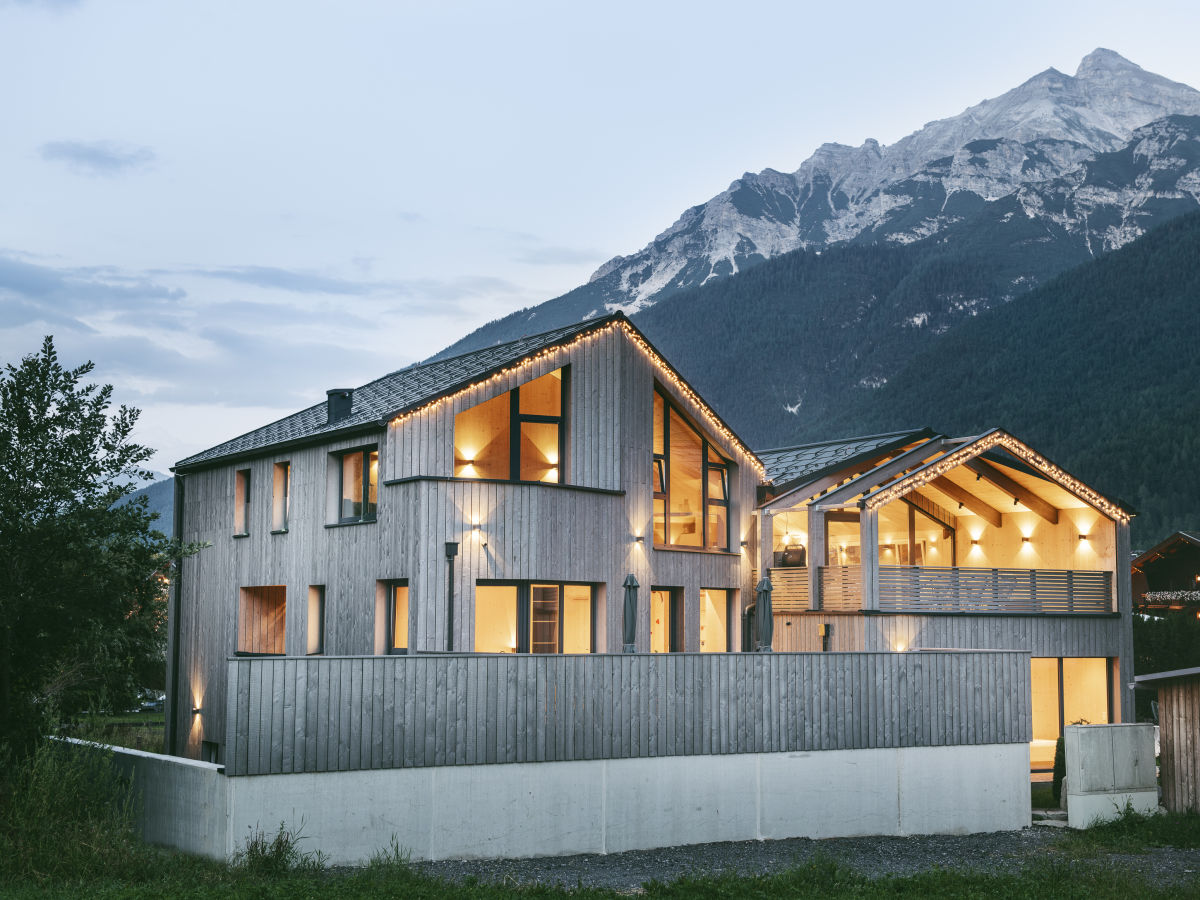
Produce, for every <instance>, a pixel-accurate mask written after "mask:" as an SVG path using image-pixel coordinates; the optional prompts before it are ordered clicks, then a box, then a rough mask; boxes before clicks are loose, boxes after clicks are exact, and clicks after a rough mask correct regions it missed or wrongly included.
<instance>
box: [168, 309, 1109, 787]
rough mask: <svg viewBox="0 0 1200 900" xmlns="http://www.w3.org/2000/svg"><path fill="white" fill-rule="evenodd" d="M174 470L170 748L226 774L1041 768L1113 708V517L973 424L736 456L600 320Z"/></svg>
mask: <svg viewBox="0 0 1200 900" xmlns="http://www.w3.org/2000/svg"><path fill="white" fill-rule="evenodd" d="M174 471H175V474H176V504H175V510H176V528H175V531H176V534H177V535H179V536H180V537H181V538H182V539H183V540H185V541H204V542H207V543H208V544H209V545H210V546H208V547H207V548H206V549H204V550H203V551H201V552H200V553H198V554H197V555H195V556H194V557H191V558H189V559H187V560H185V561H184V563H183V566H182V569H181V572H180V575H179V577H178V578H177V579H176V581H175V583H174V595H173V598H172V606H171V616H170V619H171V621H170V631H171V643H170V648H169V663H170V666H169V679H170V681H169V689H168V703H169V711H168V726H167V730H168V747H169V752H171V753H173V754H178V755H181V756H188V757H193V758H199V759H205V760H208V761H211V762H219V763H222V764H224V765H225V767H226V770H227V772H228V773H229V774H259V773H271V772H315V771H327V770H334V769H358V768H364V769H366V768H381V767H382V768H388V767H405V766H421V765H451V764H461V763H490V762H520V761H525V760H570V759H596V758H616V757H629V756H632V757H638V756H643V757H645V756H651V757H652V756H670V755H688V754H701V753H733V752H750V751H753V752H766V751H791V750H798V749H831V748H857V747H862V748H871V747H902V746H903V747H907V746H925V745H940V744H961V743H966V744H972V743H976V744H981V745H989V746H990V745H995V744H1003V743H1005V742H1008V743H1012V742H1017V743H1019V744H1021V745H1022V746H1023V745H1024V744H1025V743H1026V742H1028V741H1029V740H1030V738H1031V737H1032V739H1033V748H1034V749H1033V751H1032V764H1033V768H1034V769H1035V770H1036V769H1048V768H1049V766H1050V761H1051V754H1052V747H1053V740H1054V739H1055V738H1057V737H1058V735H1059V734H1060V733H1061V730H1062V726H1063V724H1064V723H1067V724H1069V723H1071V722H1073V721H1076V720H1077V719H1081V718H1084V719H1086V720H1087V721H1089V722H1092V723H1098V722H1107V721H1120V720H1121V719H1122V717H1125V716H1129V715H1131V711H1132V695H1131V693H1130V691H1129V689H1128V687H1127V685H1128V684H1129V682H1131V681H1132V671H1131V662H1132V655H1131V646H1130V644H1131V639H1130V586H1129V570H1128V567H1127V566H1126V565H1124V564H1118V563H1119V562H1120V561H1123V560H1127V559H1128V558H1129V550H1128V548H1129V538H1128V521H1129V515H1130V514H1129V512H1128V511H1127V510H1125V509H1123V508H1122V507H1121V506H1120V505H1119V504H1117V503H1115V502H1113V501H1111V500H1108V499H1106V498H1104V497H1102V496H1100V495H1099V494H1098V493H1096V492H1095V491H1094V490H1092V489H1091V488H1089V487H1087V485H1085V484H1083V483H1082V482H1080V481H1078V480H1077V479H1075V478H1073V477H1072V476H1070V475H1068V474H1067V473H1066V472H1064V471H1063V470H1062V469H1060V468H1059V467H1057V466H1055V465H1054V464H1053V463H1051V462H1050V461H1049V460H1046V459H1045V458H1043V457H1042V456H1041V455H1039V454H1038V453H1037V452H1036V451H1035V450H1033V449H1032V448H1030V447H1028V446H1027V445H1025V444H1023V443H1022V442H1020V441H1019V440H1017V439H1016V438H1014V437H1013V436H1011V435H1009V434H1007V433H1005V432H1003V431H999V430H993V431H989V432H986V433H984V434H981V435H977V436H974V437H969V438H950V437H947V436H944V435H939V434H936V433H934V432H931V431H928V430H924V431H912V432H903V433H895V434H887V435H876V436H872V437H866V438H859V439H856V440H853V441H839V442H828V443H822V444H811V445H805V446H801V447H792V448H784V449H775V450H769V451H763V452H760V453H757V454H756V453H754V452H752V451H751V450H750V449H749V448H748V447H747V446H746V444H745V443H744V442H743V441H742V440H741V439H740V438H739V437H738V436H737V435H736V434H734V433H733V431H732V430H731V429H730V428H729V427H728V426H727V425H726V424H725V423H724V422H723V421H722V419H721V418H720V416H719V415H718V413H717V412H716V411H714V410H713V409H712V408H710V407H709V406H708V405H707V404H706V403H705V402H704V401H703V400H702V399H701V398H700V397H699V396H698V395H697V394H696V392H695V391H694V390H693V389H692V388H691V387H689V386H688V384H687V383H686V382H685V381H684V380H683V378H682V377H680V375H679V374H678V373H677V372H676V371H675V370H674V369H673V368H672V367H671V365H670V364H669V363H668V362H667V361H666V360H665V359H664V358H663V357H662V355H661V354H660V353H659V352H658V351H657V350H656V349H655V348H654V347H653V346H652V345H651V344H650V342H649V341H648V340H646V338H645V337H644V336H643V335H642V334H641V333H640V332H639V331H638V330H637V329H636V328H635V327H634V326H633V325H632V324H630V322H629V321H628V320H627V319H625V318H624V316H622V315H620V314H617V315H613V316H608V317H605V318H600V319H594V320H591V321H588V322H585V323H582V324H578V325H574V326H571V327H568V328H560V329H557V330H554V331H551V332H547V333H546V334H542V335H537V336H534V337H529V338H525V339H522V340H518V341H514V342H511V343H508V344H504V345H500V346H496V347H491V348H487V349H484V350H479V351H476V352H473V353H469V354H466V355H463V356H459V357H455V358H453V359H447V360H441V361H436V362H430V363H425V364H421V365H416V366H411V367H409V368H406V369H402V370H400V371H397V372H393V373H391V374H389V375H386V376H384V377H383V378H380V379H378V380H376V381H373V382H371V383H369V384H366V385H363V386H362V387H359V388H356V389H353V390H351V389H335V390H331V391H330V392H329V394H328V397H327V400H326V402H325V403H321V404H318V405H315V406H312V407H310V408H308V409H305V410H302V411H301V412H298V413H296V414H295V415H292V416H289V417H287V418H284V419H281V420H280V421H278V422H274V423H272V424H269V425H266V426H264V427H262V428H260V429H257V430H255V431H252V432H250V433H248V434H246V435H243V436H241V437H238V438H235V439H234V440H231V441H228V442H226V443H224V444H220V445H218V446H216V447H213V448H211V449H209V450H206V451H204V452H202V453H198V454H196V455H194V456H191V457H189V458H187V459H184V460H182V461H180V462H179V463H178V464H177V465H176V467H175V469H174ZM756 588H758V589H759V590H758V591H757V593H756ZM768 606H769V607H770V610H771V611H770V614H769V615H768V614H767V608H768ZM768 625H772V626H773V628H771V627H767V626H768ZM764 635H766V636H768V637H767V649H771V648H773V649H774V650H775V651H776V653H774V654H755V653H741V652H739V651H742V650H753V649H755V646H756V638H757V642H761V640H762V639H763V636H764ZM933 650H937V651H946V652H945V653H944V654H939V653H922V652H915V653H909V652H907V651H933ZM901 651H904V652H901ZM953 651H970V652H953ZM985 651H986V652H985ZM1030 657H1032V661H1031V662H1029V659H1030ZM1029 697H1032V704H1033V706H1032V731H1030V729H1029V721H1030V711H1029V707H1028V705H1027V704H1028V702H1029V700H1028V699H1027V698H1029ZM873 704H876V705H873ZM868 708H869V709H870V710H872V711H871V712H870V714H869V715H868V714H866V713H864V710H866V709H868ZM856 710H857V711H858V712H857V713H856ZM968 710H969V711H970V715H969V716H968V715H967V711H968Z"/></svg>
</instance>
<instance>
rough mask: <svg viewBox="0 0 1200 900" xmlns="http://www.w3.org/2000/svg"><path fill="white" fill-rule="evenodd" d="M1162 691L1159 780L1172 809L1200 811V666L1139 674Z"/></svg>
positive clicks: (1143, 683) (1165, 801)
mask: <svg viewBox="0 0 1200 900" xmlns="http://www.w3.org/2000/svg"><path fill="white" fill-rule="evenodd" d="M1135 680H1136V681H1137V684H1138V686H1139V687H1143V686H1144V687H1152V688H1157V690H1158V724H1159V746H1160V748H1161V749H1160V752H1159V758H1160V763H1159V781H1160V782H1161V784H1162V803H1163V806H1165V807H1166V808H1167V809H1168V810H1170V811H1171V812H1185V811H1191V812H1200V667H1197V668H1194V669H1175V670H1174V671H1171V672H1156V673H1154V674H1153V675H1139V676H1137V678H1136V679H1135Z"/></svg>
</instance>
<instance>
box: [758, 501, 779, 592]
mask: <svg viewBox="0 0 1200 900" xmlns="http://www.w3.org/2000/svg"><path fill="white" fill-rule="evenodd" d="M756 518H757V519H758V565H757V566H755V569H756V570H757V572H758V575H757V578H758V579H759V580H761V579H763V578H766V577H767V574H768V573H769V572H770V569H771V566H773V565H774V564H775V512H774V511H773V510H770V509H760V510H758V512H757V513H756Z"/></svg>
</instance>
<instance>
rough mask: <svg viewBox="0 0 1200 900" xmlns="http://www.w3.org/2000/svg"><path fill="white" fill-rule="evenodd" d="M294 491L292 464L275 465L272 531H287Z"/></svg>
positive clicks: (272, 493) (272, 492) (280, 463)
mask: <svg viewBox="0 0 1200 900" xmlns="http://www.w3.org/2000/svg"><path fill="white" fill-rule="evenodd" d="M291 491H292V464H291V463H290V462H278V463H275V477H274V484H273V485H272V491H271V495H272V498H273V502H272V504H271V530H272V531H275V532H282V531H287V529H288V512H289V511H290V504H291Z"/></svg>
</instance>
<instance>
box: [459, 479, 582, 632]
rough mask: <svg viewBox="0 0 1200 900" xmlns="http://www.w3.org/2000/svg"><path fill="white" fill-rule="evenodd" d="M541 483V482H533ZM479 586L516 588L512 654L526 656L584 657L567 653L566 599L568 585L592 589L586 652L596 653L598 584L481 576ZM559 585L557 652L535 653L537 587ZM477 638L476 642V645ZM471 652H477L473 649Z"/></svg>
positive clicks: (477, 584) (477, 585)
mask: <svg viewBox="0 0 1200 900" xmlns="http://www.w3.org/2000/svg"><path fill="white" fill-rule="evenodd" d="M532 483H535V484H536V483H537V482H532ZM475 586H476V587H479V586H484V587H514V588H516V589H517V592H516V605H517V608H516V634H517V647H516V649H515V650H514V651H513V654H512V655H524V656H564V655H571V656H583V655H585V654H574V653H572V654H565V653H564V652H563V649H562V646H563V635H564V627H565V621H566V615H565V613H566V601H567V590H566V589H567V588H568V587H585V588H587V589H588V646H589V647H590V648H591V649H590V650H589V651H588V653H587V654H586V655H592V654H594V653H595V652H596V594H597V590H596V588H597V585H596V584H594V583H593V582H590V581H552V580H549V579H544V578H543V579H526V580H520V579H510V578H509V579H506V578H480V579H477V580H476V582H475ZM535 586H536V587H554V588H558V649H557V650H556V651H555V652H554V653H537V654H535V653H533V651H532V650H531V649H530V647H531V645H532V643H533V635H532V633H531V632H532V628H533V622H532V619H533V588H534V587H535ZM473 644H474V641H472V645H473ZM471 652H473V653H474V652H477V651H475V650H472V651H471Z"/></svg>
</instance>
